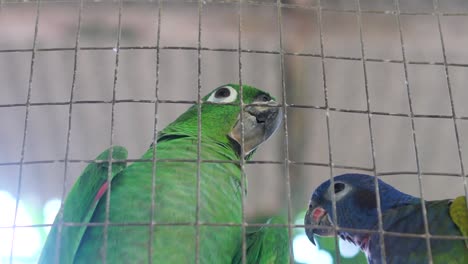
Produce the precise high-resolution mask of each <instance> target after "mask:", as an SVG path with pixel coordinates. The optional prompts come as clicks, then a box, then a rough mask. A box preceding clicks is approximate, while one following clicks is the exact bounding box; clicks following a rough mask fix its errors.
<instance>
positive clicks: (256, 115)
mask: <svg viewBox="0 0 468 264" xmlns="http://www.w3.org/2000/svg"><path fill="white" fill-rule="evenodd" d="M254 104H256V105H249V106H246V107H245V108H244V111H242V123H243V124H244V142H243V146H244V153H245V155H248V154H249V153H250V152H252V151H253V150H255V149H256V148H257V147H258V145H260V144H261V143H263V142H264V141H266V140H267V139H268V138H270V136H271V135H272V134H273V133H274V132H275V131H276V129H278V127H279V125H280V124H281V120H282V115H283V111H282V109H281V107H280V106H279V105H278V103H276V102H275V101H273V100H271V101H269V102H255V101H254ZM229 137H230V138H231V139H233V140H235V141H236V142H237V143H238V144H239V145H241V143H242V125H241V118H240V116H239V118H238V119H237V122H236V124H235V125H234V128H233V129H232V130H231V132H230V133H229Z"/></svg>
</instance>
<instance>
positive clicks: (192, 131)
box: [161, 84, 282, 156]
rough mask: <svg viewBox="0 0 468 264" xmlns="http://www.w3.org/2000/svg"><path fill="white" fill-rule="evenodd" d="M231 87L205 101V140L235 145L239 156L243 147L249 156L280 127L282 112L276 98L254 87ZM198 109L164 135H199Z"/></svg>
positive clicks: (181, 117)
mask: <svg viewBox="0 0 468 264" xmlns="http://www.w3.org/2000/svg"><path fill="white" fill-rule="evenodd" d="M240 92H241V87H240V85H237V84H227V85H223V86H220V87H218V88H216V89H214V90H213V91H212V92H210V93H209V94H207V95H206V96H205V97H203V98H202V105H201V138H202V141H203V140H210V141H213V142H216V143H218V144H224V145H230V146H232V147H233V148H234V149H235V150H236V152H237V153H238V154H240V153H241V145H242V146H243V148H244V154H245V155H246V156H248V155H250V154H252V153H253V152H254V151H255V149H256V148H257V147H258V146H259V145H260V144H261V143H262V142H264V141H266V140H267V139H268V138H269V137H270V136H271V135H272V134H273V133H274V132H275V131H276V129H277V128H278V127H279V125H280V124H281V120H282V109H281V107H280V105H279V104H278V103H277V102H276V100H275V98H274V97H272V96H271V95H270V94H268V93H267V92H264V91H262V90H259V89H257V88H255V87H252V86H247V85H243V86H242V103H243V107H242V110H241V95H240ZM198 116H199V115H198V106H197V105H193V106H192V107H190V108H189V109H188V110H187V111H186V112H185V113H184V114H182V115H181V116H180V117H179V118H177V119H176V120H175V121H174V122H173V123H172V124H170V125H169V126H168V127H166V128H165V129H164V130H163V131H162V132H161V135H171V134H179V135H180V134H184V135H189V136H194V137H197V135H198Z"/></svg>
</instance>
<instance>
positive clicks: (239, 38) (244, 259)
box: [237, 0, 247, 264]
mask: <svg viewBox="0 0 468 264" xmlns="http://www.w3.org/2000/svg"><path fill="white" fill-rule="evenodd" d="M238 3H239V4H238V17H239V20H238V34H237V45H238V49H237V52H238V58H239V61H238V64H239V68H238V69H239V98H240V104H239V107H240V115H239V120H240V124H241V142H240V143H241V144H240V145H241V148H240V157H239V166H240V169H241V182H240V184H241V210H242V212H241V215H242V219H241V221H242V223H241V242H242V248H241V251H242V259H241V260H242V264H246V263H247V231H246V220H245V207H246V205H245V200H246V197H245V193H246V191H247V188H246V187H247V184H246V178H247V176H246V174H245V160H244V158H245V149H244V142H245V139H244V135H245V131H244V128H245V127H244V114H243V113H244V88H243V83H242V0H239V2H238Z"/></svg>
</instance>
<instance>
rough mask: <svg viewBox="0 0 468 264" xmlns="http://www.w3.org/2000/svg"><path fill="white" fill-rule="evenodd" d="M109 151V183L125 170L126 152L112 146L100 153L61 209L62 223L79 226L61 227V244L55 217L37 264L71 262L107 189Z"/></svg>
mask: <svg viewBox="0 0 468 264" xmlns="http://www.w3.org/2000/svg"><path fill="white" fill-rule="evenodd" d="M111 151H112V160H117V161H113V162H112V171H111V175H110V176H111V178H110V179H111V180H112V179H113V178H114V177H115V176H116V175H117V174H118V173H120V172H121V171H122V170H123V169H125V167H126V162H125V161H119V160H126V159H127V150H126V149H125V148H123V147H120V146H114V147H112V148H109V149H107V150H106V151H104V152H103V153H101V154H100V155H99V156H98V157H97V158H96V161H98V162H93V163H90V164H89V165H88V166H87V167H86V168H85V170H84V171H83V173H82V174H81V175H80V177H79V178H78V180H77V181H76V183H75V184H74V185H73V188H72V189H71V191H70V193H69V194H68V196H67V199H66V201H65V203H64V206H63V217H62V222H63V223H81V224H82V225H77V226H62V230H61V233H60V235H61V236H60V241H58V238H59V237H58V235H57V232H59V221H60V219H59V216H57V217H56V218H55V221H54V224H53V226H52V229H51V231H50V233H49V236H48V237H47V241H46V243H45V245H44V248H43V250H42V254H41V257H40V259H39V262H38V263H40V264H46V263H57V261H55V260H58V263H72V261H73V259H74V256H75V254H76V251H77V250H78V247H79V245H80V243H81V239H82V237H83V235H84V233H85V231H86V228H87V226H86V225H85V224H87V223H89V222H90V220H91V217H92V215H93V213H94V210H95V209H96V206H97V204H98V202H99V200H100V199H101V198H102V196H103V195H104V193H105V192H106V190H107V187H108V181H107V179H108V174H109V168H110V163H109V156H110V155H111ZM57 243H60V248H61V250H60V252H61V254H60V256H58V257H59V259H56V253H58V252H59V251H58V250H56V248H57V245H56V244H57Z"/></svg>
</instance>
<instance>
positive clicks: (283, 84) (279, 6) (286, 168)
mask: <svg viewBox="0 0 468 264" xmlns="http://www.w3.org/2000/svg"><path fill="white" fill-rule="evenodd" d="M276 4H277V17H278V28H279V42H280V43H279V44H280V52H279V56H280V71H281V91H282V93H281V96H282V98H283V129H284V141H283V148H284V160H283V168H284V169H283V174H284V175H285V177H286V197H287V200H288V201H287V202H288V204H287V206H288V240H289V241H288V244H289V262H290V263H294V255H293V253H292V252H293V251H292V250H293V247H292V238H293V232H292V225H293V220H292V202H291V176H290V175H289V167H290V160H289V137H288V134H289V133H288V114H287V113H288V103H287V93H286V82H285V70H284V43H283V15H282V14H283V13H282V7H283V6H282V4H281V0H277V1H276Z"/></svg>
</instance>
